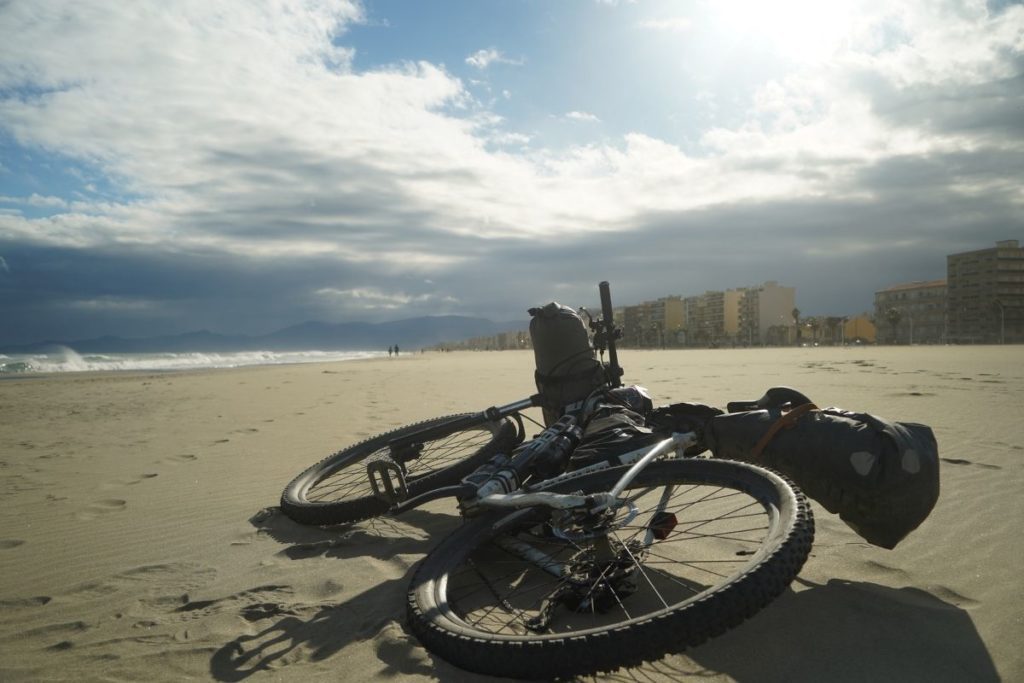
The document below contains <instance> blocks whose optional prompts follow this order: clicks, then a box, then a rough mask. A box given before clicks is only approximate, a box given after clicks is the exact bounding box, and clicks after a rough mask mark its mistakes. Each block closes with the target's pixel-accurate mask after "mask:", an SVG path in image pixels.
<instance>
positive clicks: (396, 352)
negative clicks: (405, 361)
mask: <svg viewBox="0 0 1024 683" xmlns="http://www.w3.org/2000/svg"><path fill="white" fill-rule="evenodd" d="M395 358H398V344H395Z"/></svg>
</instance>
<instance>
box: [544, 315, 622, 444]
mask: <svg viewBox="0 0 1024 683" xmlns="http://www.w3.org/2000/svg"><path fill="white" fill-rule="evenodd" d="M529 313H530V315H531V316H532V320H530V339H531V341H532V342H533V355H534V360H535V361H536V366H537V369H536V372H535V373H534V379H535V380H536V382H537V391H538V392H539V393H540V396H541V398H542V401H543V403H542V408H543V411H544V423H545V425H546V426H549V427H550V426H551V425H552V424H554V423H555V422H556V421H557V420H558V418H559V417H561V416H562V414H563V413H564V412H565V407H566V406H567V405H570V404H573V403H577V402H579V401H582V400H584V399H586V398H587V396H589V395H590V394H591V392H593V391H594V390H595V389H597V388H599V387H601V386H602V385H603V384H604V381H605V379H604V368H603V367H602V365H601V361H599V360H598V359H597V356H596V354H595V353H594V349H593V347H592V346H591V345H590V335H589V334H588V333H587V327H586V325H584V324H583V320H582V319H581V318H580V316H579V315H577V314H576V311H574V310H572V309H571V308H569V307H568V306H562V305H560V304H558V303H556V302H552V303H549V304H547V305H546V306H543V307H541V308H531V309H530V311H529Z"/></svg>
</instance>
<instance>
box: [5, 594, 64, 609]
mask: <svg viewBox="0 0 1024 683" xmlns="http://www.w3.org/2000/svg"><path fill="white" fill-rule="evenodd" d="M51 600H53V598H51V597H50V596H49V595H34V596H32V597H31V598H11V599H10V600H0V609H3V610H4V611H7V610H16V609H25V608H27V607H42V606H43V605H45V604H47V603H48V602H50V601H51Z"/></svg>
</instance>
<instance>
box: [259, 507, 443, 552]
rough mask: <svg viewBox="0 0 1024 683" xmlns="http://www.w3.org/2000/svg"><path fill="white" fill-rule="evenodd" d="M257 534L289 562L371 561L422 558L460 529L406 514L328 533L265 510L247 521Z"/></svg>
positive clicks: (439, 518)
mask: <svg viewBox="0 0 1024 683" xmlns="http://www.w3.org/2000/svg"><path fill="white" fill-rule="evenodd" d="M249 523H250V524H252V525H253V526H254V527H256V530H257V532H258V533H260V534H264V535H266V536H269V537H270V538H272V539H273V540H275V541H277V542H278V543H280V544H281V545H283V546H285V548H284V549H283V550H282V551H281V552H280V555H281V556H283V557H287V558H289V559H292V560H303V559H307V558H312V557H333V558H337V559H350V558H352V557H358V556H363V557H367V556H368V557H375V558H377V559H381V560H387V559H391V558H392V557H394V556H395V555H399V554H403V553H425V552H427V551H428V550H429V549H430V548H431V547H432V546H433V545H434V544H436V543H437V542H439V541H440V539H442V538H444V537H445V536H447V535H448V533H449V532H450V531H452V530H453V529H455V527H456V526H458V524H459V517H457V516H455V515H450V514H444V513H436V512H430V511H427V510H423V509H416V510H410V511H409V512H406V513H404V514H402V516H401V517H400V518H393V517H376V518H373V519H367V520H363V521H361V522H355V523H352V524H339V525H337V526H333V527H317V526H304V525H301V524H298V523H296V522H294V521H292V520H291V519H289V518H288V517H287V516H285V515H284V513H282V512H281V510H280V508H277V507H270V508H264V509H263V510H260V511H259V512H257V513H256V514H255V515H253V516H252V517H250V518H249Z"/></svg>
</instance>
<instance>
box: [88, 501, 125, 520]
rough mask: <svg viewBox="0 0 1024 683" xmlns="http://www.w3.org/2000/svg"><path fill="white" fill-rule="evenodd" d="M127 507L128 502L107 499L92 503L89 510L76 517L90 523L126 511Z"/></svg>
mask: <svg viewBox="0 0 1024 683" xmlns="http://www.w3.org/2000/svg"><path fill="white" fill-rule="evenodd" d="M127 506H128V501H126V500H122V499H121V498H105V499H103V500H97V501H95V502H94V503H91V504H90V505H89V506H88V507H87V508H85V509H84V510H82V511H81V512H78V513H77V514H76V515H75V516H76V517H77V518H78V519H81V520H86V521H88V520H92V519H96V518H97V517H100V516H102V515H105V514H108V513H110V512H118V511H120V510H124V509H125V507H127Z"/></svg>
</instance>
